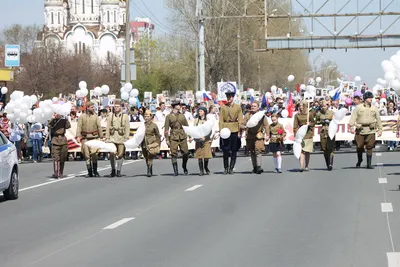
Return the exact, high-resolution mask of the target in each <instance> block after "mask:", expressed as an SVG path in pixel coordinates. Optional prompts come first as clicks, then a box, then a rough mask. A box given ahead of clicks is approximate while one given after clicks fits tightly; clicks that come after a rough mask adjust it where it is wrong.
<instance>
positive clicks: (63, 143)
mask: <svg viewBox="0 0 400 267" xmlns="http://www.w3.org/2000/svg"><path fill="white" fill-rule="evenodd" d="M47 126H48V128H49V130H50V135H51V157H52V158H53V169H54V174H53V175H52V178H55V179H59V178H63V177H64V165H65V161H66V160H67V157H68V140H67V137H65V133H66V131H67V129H69V128H71V124H70V123H69V121H68V119H67V118H65V117H63V116H61V115H60V114H55V116H54V117H53V118H52V119H51V121H50V122H49V124H48V125H47Z"/></svg>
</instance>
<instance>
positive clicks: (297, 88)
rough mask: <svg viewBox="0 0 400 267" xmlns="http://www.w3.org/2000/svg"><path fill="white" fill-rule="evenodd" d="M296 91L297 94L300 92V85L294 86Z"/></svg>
mask: <svg viewBox="0 0 400 267" xmlns="http://www.w3.org/2000/svg"><path fill="white" fill-rule="evenodd" d="M296 90H297V92H299V93H300V92H301V88H300V84H299V83H298V84H296Z"/></svg>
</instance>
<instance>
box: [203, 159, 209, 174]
mask: <svg viewBox="0 0 400 267" xmlns="http://www.w3.org/2000/svg"><path fill="white" fill-rule="evenodd" d="M204 170H205V171H206V174H207V175H209V174H210V170H209V169H208V159H205V160H204Z"/></svg>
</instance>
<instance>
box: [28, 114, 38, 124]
mask: <svg viewBox="0 0 400 267" xmlns="http://www.w3.org/2000/svg"><path fill="white" fill-rule="evenodd" d="M35 120H36V118H35V115H29V116H28V118H27V121H28V122H29V123H33V122H34V121H35Z"/></svg>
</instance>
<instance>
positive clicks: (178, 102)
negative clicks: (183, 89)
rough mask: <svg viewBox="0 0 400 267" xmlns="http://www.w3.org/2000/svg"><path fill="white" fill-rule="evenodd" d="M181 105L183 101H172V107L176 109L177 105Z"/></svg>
mask: <svg viewBox="0 0 400 267" xmlns="http://www.w3.org/2000/svg"><path fill="white" fill-rule="evenodd" d="M180 104H181V101H180V100H175V101H172V102H171V106H172V107H175V106H176V105H180Z"/></svg>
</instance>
